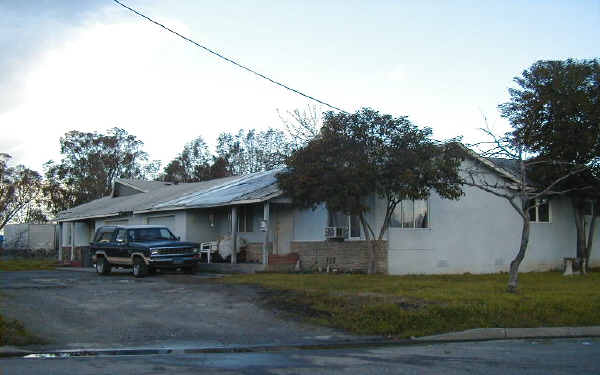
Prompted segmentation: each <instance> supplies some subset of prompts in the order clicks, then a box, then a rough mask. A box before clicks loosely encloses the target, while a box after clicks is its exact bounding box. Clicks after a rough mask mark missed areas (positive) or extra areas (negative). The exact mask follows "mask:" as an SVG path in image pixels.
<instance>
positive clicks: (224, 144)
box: [217, 128, 292, 176]
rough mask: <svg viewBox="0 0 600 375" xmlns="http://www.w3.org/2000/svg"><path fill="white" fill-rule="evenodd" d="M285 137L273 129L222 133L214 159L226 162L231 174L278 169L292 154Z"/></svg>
mask: <svg viewBox="0 0 600 375" xmlns="http://www.w3.org/2000/svg"><path fill="white" fill-rule="evenodd" d="M291 147H292V146H291V144H290V141H289V140H288V139H287V137H286V135H285V134H284V133H283V132H282V131H280V130H276V129H272V128H269V129H267V130H264V131H257V130H255V129H250V130H244V129H241V130H240V131H239V132H238V133H237V134H235V135H234V134H231V133H227V132H224V133H221V134H220V135H219V137H218V139H217V157H219V158H222V159H224V160H225V161H227V164H228V168H229V173H230V174H231V175H234V176H237V175H243V174H247V173H254V172H262V171H268V170H271V169H275V168H277V167H281V166H283V165H284V164H285V158H286V156H287V155H289V154H290V152H291Z"/></svg>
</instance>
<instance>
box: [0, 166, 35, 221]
mask: <svg viewBox="0 0 600 375" xmlns="http://www.w3.org/2000/svg"><path fill="white" fill-rule="evenodd" d="M2 156H3V157H2V158H0V229H2V228H4V226H5V225H6V224H8V223H9V222H10V221H11V220H12V219H13V218H15V217H16V216H17V215H18V214H19V213H21V212H22V211H23V210H25V209H26V208H27V207H29V206H30V205H31V204H32V203H33V202H35V200H36V199H37V198H39V197H40V194H41V183H42V177H41V176H40V175H39V173H37V172H36V171H33V170H31V169H29V168H26V167H24V166H22V165H18V166H16V167H9V166H8V160H9V159H10V156H8V155H6V154H2Z"/></svg>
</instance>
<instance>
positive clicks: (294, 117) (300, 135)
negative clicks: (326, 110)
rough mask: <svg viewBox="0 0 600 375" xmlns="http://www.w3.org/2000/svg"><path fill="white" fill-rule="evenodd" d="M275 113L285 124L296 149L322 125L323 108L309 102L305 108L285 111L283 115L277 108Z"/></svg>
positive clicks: (316, 132)
mask: <svg viewBox="0 0 600 375" xmlns="http://www.w3.org/2000/svg"><path fill="white" fill-rule="evenodd" d="M277 114H278V115H279V118H280V119H281V122H283V124H284V125H285V127H286V129H287V133H288V135H289V137H290V138H291V142H292V145H293V148H294V149H296V150H297V149H299V148H301V147H304V146H306V144H308V142H310V140H312V139H314V138H315V137H316V136H317V135H319V132H320V131H321V127H322V126H323V109H322V108H321V107H320V106H318V105H310V104H309V105H307V106H306V109H303V110H300V109H294V110H293V111H286V113H285V115H282V114H281V112H279V110H277Z"/></svg>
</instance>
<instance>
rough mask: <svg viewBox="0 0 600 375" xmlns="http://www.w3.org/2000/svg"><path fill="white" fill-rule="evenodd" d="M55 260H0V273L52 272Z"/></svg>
mask: <svg viewBox="0 0 600 375" xmlns="http://www.w3.org/2000/svg"><path fill="white" fill-rule="evenodd" d="M54 268H56V259H7V260H0V271H35V270H53V269H54Z"/></svg>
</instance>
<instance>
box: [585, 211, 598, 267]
mask: <svg viewBox="0 0 600 375" xmlns="http://www.w3.org/2000/svg"><path fill="white" fill-rule="evenodd" d="M595 205H596V203H595V202H594V212H592V220H591V221H590V231H589V234H588V238H587V243H586V244H585V270H584V271H585V272H587V271H589V268H590V255H591V254H592V245H593V243H594V231H595V230H594V229H595V228H594V227H595V226H596V218H597V217H598V216H597V215H596V207H595Z"/></svg>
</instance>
